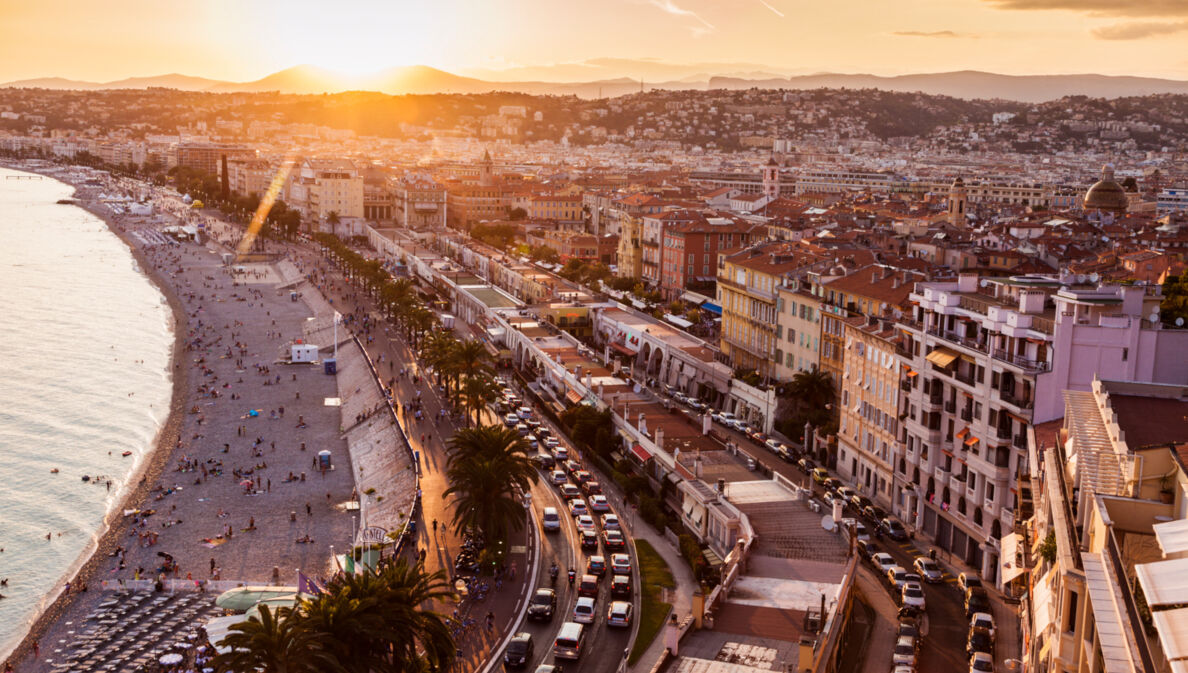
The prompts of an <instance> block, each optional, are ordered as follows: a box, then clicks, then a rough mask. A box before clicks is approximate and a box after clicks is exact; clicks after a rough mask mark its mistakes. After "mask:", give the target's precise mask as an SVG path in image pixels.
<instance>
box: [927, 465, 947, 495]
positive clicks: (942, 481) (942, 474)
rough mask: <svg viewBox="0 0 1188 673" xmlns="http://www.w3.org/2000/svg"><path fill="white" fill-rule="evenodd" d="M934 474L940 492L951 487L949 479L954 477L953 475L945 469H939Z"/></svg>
mask: <svg viewBox="0 0 1188 673" xmlns="http://www.w3.org/2000/svg"><path fill="white" fill-rule="evenodd" d="M932 474H933V476H934V477H935V478H936V490H938V491H939V490H941V489H943V488H944V487H946V486H948V485H949V477H950V476H952V473H950V472H949V471H948V470H946V469H945V468H943V467H938V468H936V470H935V471H934V472H933V473H932Z"/></svg>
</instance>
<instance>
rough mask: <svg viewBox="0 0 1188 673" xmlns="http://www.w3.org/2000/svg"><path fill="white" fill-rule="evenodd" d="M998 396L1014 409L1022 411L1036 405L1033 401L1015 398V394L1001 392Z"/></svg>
mask: <svg viewBox="0 0 1188 673" xmlns="http://www.w3.org/2000/svg"><path fill="white" fill-rule="evenodd" d="M998 396H999V398H1001V399H1002V401H1003V402H1006V403H1007V404H1009V405H1011V406H1013V407H1018V408H1020V409H1030V408H1031V407H1032V405H1034V404H1035V402H1033V401H1032V400H1025V399H1022V398H1020V397H1015V395H1014V394H1013V393H1007V392H1002V391H999V393H998Z"/></svg>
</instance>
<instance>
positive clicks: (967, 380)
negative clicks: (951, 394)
mask: <svg viewBox="0 0 1188 673" xmlns="http://www.w3.org/2000/svg"><path fill="white" fill-rule="evenodd" d="M953 378H955V379H957V380H958V381H960V382H962V383H964V384H965V385H967V386H972V385H974V376H973V374H962V373H961V372H957V373H955V374H953Z"/></svg>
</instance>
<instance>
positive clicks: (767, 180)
mask: <svg viewBox="0 0 1188 673" xmlns="http://www.w3.org/2000/svg"><path fill="white" fill-rule="evenodd" d="M763 195H764V196H766V197H768V198H770V199H778V198H779V197H780V165H779V163H777V162H776V160H775V155H774V154H772V155H771V156H770V157H768V159H767V164H765V165H764V166H763Z"/></svg>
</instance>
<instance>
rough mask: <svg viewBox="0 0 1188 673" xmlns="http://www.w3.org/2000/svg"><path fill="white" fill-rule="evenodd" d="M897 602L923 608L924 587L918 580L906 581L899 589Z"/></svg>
mask: <svg viewBox="0 0 1188 673" xmlns="http://www.w3.org/2000/svg"><path fill="white" fill-rule="evenodd" d="M899 602H900V603H901V604H902V605H911V606H913V607H917V608H920V609H921V610H924V609H925V607H924V587H922V586H920V583H919V582H907V583H905V584H904V585H903V589H901V590H900V594H899Z"/></svg>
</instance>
